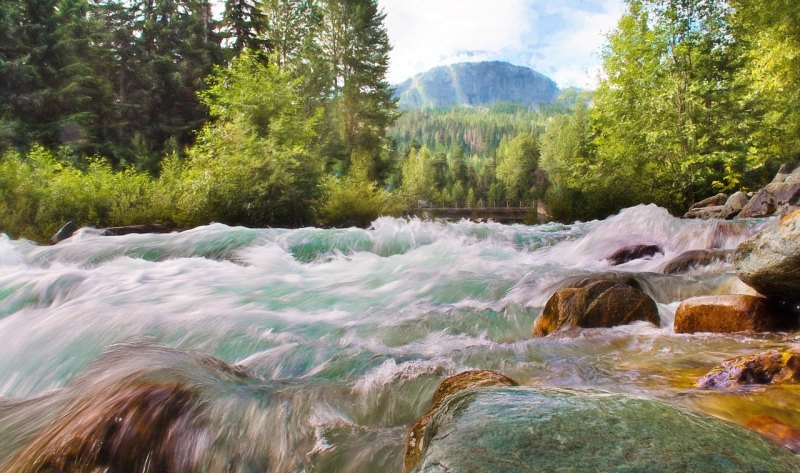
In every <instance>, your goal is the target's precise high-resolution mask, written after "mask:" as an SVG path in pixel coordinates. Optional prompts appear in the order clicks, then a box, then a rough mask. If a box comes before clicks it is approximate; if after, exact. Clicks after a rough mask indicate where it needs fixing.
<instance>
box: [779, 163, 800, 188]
mask: <svg viewBox="0 0 800 473" xmlns="http://www.w3.org/2000/svg"><path fill="white" fill-rule="evenodd" d="M783 182H785V183H787V184H794V183H796V182H800V166H798V167H797V168H796V169H795V170H794V171H792V172H791V173H790V174H789V175H787V176H786V178H785V179H784V180H783Z"/></svg>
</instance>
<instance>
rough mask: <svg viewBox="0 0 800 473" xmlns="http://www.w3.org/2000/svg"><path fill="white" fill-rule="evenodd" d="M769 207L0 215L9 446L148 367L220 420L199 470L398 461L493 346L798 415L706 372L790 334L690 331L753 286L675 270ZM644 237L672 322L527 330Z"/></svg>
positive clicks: (212, 420)
mask: <svg viewBox="0 0 800 473" xmlns="http://www.w3.org/2000/svg"><path fill="white" fill-rule="evenodd" d="M760 224H761V222H757V221H754V222H734V223H731V222H706V221H686V220H681V219H676V218H673V217H671V216H669V214H668V213H667V212H666V211H665V210H663V209H660V208H657V207H655V206H639V207H635V208H632V209H627V210H625V211H623V212H622V213H620V214H619V215H616V216H613V217H610V218H609V219H606V220H604V221H595V222H588V223H576V224H572V225H561V224H555V223H552V224H546V225H538V226H525V225H500V224H495V223H472V222H467V221H462V222H458V223H444V222H426V221H420V220H416V219H411V220H407V219H392V218H381V219H379V220H377V221H375V222H374V223H373V226H372V227H371V228H369V229H366V230H362V229H317V228H304V229H297V230H287V229H247V228H240V227H227V226H225V225H221V224H214V225H210V226H206V227H200V228H196V229H193V230H189V231H185V232H181V233H172V234H165V235H126V236H119V237H102V236H99V235H98V234H97V232H96V231H94V230H91V229H83V230H80V231H79V232H78V233H76V234H75V235H74V236H73V237H72V238H70V239H68V240H66V241H64V242H62V243H60V244H58V245H56V246H38V245H35V244H33V243H31V242H28V241H25V240H11V239H9V238H8V237H6V236H0V360H2V361H1V362H0V396H2V401H0V432H2V433H0V462H2V461H3V460H8V459H10V458H12V457H13V456H14V455H16V454H18V453H19V452H20V451H21V449H22V448H24V446H25V445H27V444H28V442H30V441H32V439H34V438H35V437H36V436H37V435H38V434H39V433H41V432H42V429H45V428H46V426H47V425H50V424H52V423H53V422H56V420H58V419H61V418H63V416H64V414H63V413H64V412H65V410H68V409H72V408H74V406H75V405H82V404H81V403H82V402H84V400H87V399H90V398H91V399H96V398H97V397H98V396H102V395H107V396H111V397H113V396H114V393H115V392H116V391H115V390H116V389H119V386H120V385H121V383H123V384H124V382H126V381H125V380H130V379H137V380H142V379H147V380H150V379H151V378H152V379H158V380H162V379H167V380H176V379H177V380H180V382H181V383H184V384H186V385H189V386H191V387H192V389H193V391H192V392H193V393H196V396H198V397H199V398H200V399H202V401H203V402H202V405H203V408H202V413H200V414H198V415H199V416H200V417H202V419H204V420H203V423H202V428H201V427H197V426H195V428H193V429H189V430H186V431H185V432H182V433H181V435H182V436H179V447H178V448H179V449H183V448H186V449H189V450H190V451H191V452H192V453H191V455H188V454H187V455H188V457H187V459H185V461H186V462H188V463H186V464H185V465H189V466H185V465H184V468H188V469H190V470H191V469H196V471H224V470H225V468H229V471H241V472H250V471H253V472H255V471H287V472H300V471H309V472H310V471H329V472H376V471H386V472H393V471H396V472H399V471H402V454H403V450H404V445H405V436H406V431H407V429H408V427H409V425H410V424H411V423H413V421H414V420H415V419H416V418H417V417H418V416H419V415H420V414H421V413H422V412H424V410H425V409H426V408H427V404H428V402H429V401H430V396H431V394H432V391H433V390H434V389H435V387H436V385H437V384H438V383H439V382H440V381H441V380H442V379H443V378H445V377H446V376H449V375H452V374H455V373H458V372H460V371H463V370H466V369H475V368H481V369H493V370H496V371H500V372H503V373H505V374H507V375H508V376H511V377H512V378H514V379H516V380H517V381H519V382H521V383H523V384H528V385H539V386H549V387H571V388H594V389H601V390H607V391H610V392H623V393H633V394H636V395H642V396H646V397H653V398H659V399H664V400H667V401H669V402H671V403H675V404H680V405H683V406H687V407H689V408H691V409H695V410H703V411H706V412H711V413H712V414H714V415H716V416H718V417H722V418H726V419H730V420H734V421H736V422H740V423H746V422H747V415H748V414H747V412H745V411H746V409H745V410H744V411H743V410H742V408H741V407H740V403H741V402H742V401H743V400H747V401H748V405H751V406H755V407H754V408H753V412H754V415H756V414H761V413H762V412H761V411H759V409H760V408H761V407H759V406H762V407H763V408H764V409H769V412H770V415H771V416H773V417H776V418H778V419H780V420H782V421H786V422H789V421H793V420H796V419H794V416H795V415H796V414H794V412H795V411H796V407H797V405H798V404H795V401H797V400H798V399H800V396H797V394H796V393H795V392H794V391H793V390H789V391H787V390H786V388H782V389H783V390H781V391H778V390H770V389H766V390H762V391H760V392H744V393H734V394H728V395H718V394H713V393H707V392H702V391H699V390H696V389H694V388H693V387H692V386H691V384H692V382H693V380H694V379H695V378H696V377H697V376H699V375H700V374H702V373H703V371H704V370H707V369H710V368H711V367H713V365H714V364H715V363H718V362H719V361H722V360H724V359H725V358H727V357H730V356H734V355H738V354H742V353H747V352H750V351H752V350H755V349H761V348H765V347H774V346H785V345H788V344H790V343H792V342H793V341H795V337H794V335H793V334H772V335H750V336H744V335H730V336H707V335H692V336H688V335H675V334H673V332H672V328H671V325H672V318H673V316H674V312H675V309H676V307H677V305H678V303H679V302H680V300H682V299H683V298H686V297H690V296H694V295H703V294H713V293H727V292H748V291H749V289H748V288H746V287H745V286H743V285H742V284H741V283H740V282H738V280H737V278H736V277H735V274H734V273H733V269H732V267H731V266H730V265H726V264H722V263H720V264H716V265H713V266H710V267H707V268H702V269H698V270H695V271H694V272H692V273H689V274H687V275H682V276H665V275H662V274H660V273H659V271H660V270H661V268H662V267H663V266H664V264H666V262H667V261H668V260H669V259H670V258H671V257H672V256H675V255H677V254H678V253H680V252H682V251H685V250H688V249H697V248H710V247H723V248H734V247H735V246H736V245H737V244H738V243H739V242H740V241H741V240H742V239H744V238H746V236H747V235H749V234H751V233H753V232H754V231H755V230H756V229H757V228H758V226H759V225H760ZM635 243H656V244H659V245H661V246H662V247H663V248H664V252H665V255H663V256H662V255H657V257H655V258H653V259H648V260H639V261H634V262H630V263H627V264H625V265H622V266H619V267H617V268H615V269H616V270H620V271H630V272H635V273H637V274H638V275H639V277H640V278H641V279H642V281H643V282H644V286H645V288H646V290H647V291H648V292H649V293H650V294H651V295H652V296H653V297H654V298H655V299H656V301H657V303H658V307H659V312H660V314H661V319H662V323H661V326H660V327H654V326H652V325H649V324H646V323H641V324H636V325H632V326H627V327H619V328H614V329H592V330H583V331H577V332H570V333H567V334H562V335H559V336H555V337H549V338H545V339H533V338H532V337H531V330H532V327H533V323H534V320H535V319H536V317H537V316H538V315H539V313H540V312H541V309H542V307H543V306H544V303H545V302H546V300H547V298H548V297H549V296H550V295H551V294H552V293H553V292H554V291H555V289H556V286H557V284H558V282H559V281H561V280H563V279H564V278H566V277H569V276H573V275H577V274H585V273H591V272H600V271H608V270H609V269H610V267H609V266H608V263H607V262H606V261H604V258H605V257H606V256H608V255H609V254H610V253H611V252H613V251H614V250H615V249H616V248H618V247H619V246H622V245H625V244H635ZM217 360H218V361H217ZM220 361H221V362H224V363H219V362H220ZM228 365H232V367H228ZM221 367H226V368H224V369H223V368H221ZM231 370H234V371H235V374H236V375H232V374H231V372H232V371H231ZM137 382H138V381H137ZM85 402H89V401H85ZM781 403H783V407H781V406H780V404H781ZM776 406H777V407H776ZM796 425H800V422H798V423H797V424H796ZM176 438H178V437H176ZM189 446H191V448H190V447H189ZM182 461H183V460H182ZM221 465H227V466H224V467H223V466H221ZM231 465H233V466H231ZM217 468H220V469H217Z"/></svg>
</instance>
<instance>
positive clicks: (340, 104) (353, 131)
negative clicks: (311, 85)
mask: <svg viewBox="0 0 800 473" xmlns="http://www.w3.org/2000/svg"><path fill="white" fill-rule="evenodd" d="M320 9H321V13H322V20H321V22H320V24H319V27H318V30H317V35H318V42H319V45H320V53H321V55H322V57H323V58H324V62H325V63H326V64H328V67H329V68H330V69H329V70H330V80H331V83H330V84H329V87H330V89H329V90H330V93H331V96H332V102H331V106H330V109H329V114H328V115H329V118H330V119H331V120H332V121H333V123H335V126H334V130H333V131H336V132H337V134H336V135H334V136H332V137H331V141H330V143H329V146H328V149H329V151H330V152H331V154H332V155H334V156H338V159H340V160H342V161H345V162H347V160H348V159H349V156H350V155H351V154H352V151H353V149H354V148H360V149H362V150H368V151H369V152H370V153H371V154H372V156H373V159H377V157H378V155H379V153H380V147H381V141H382V139H383V137H384V135H385V132H386V128H387V127H388V126H389V125H390V124H391V123H392V121H393V120H394V118H395V109H396V101H395V99H393V98H392V89H391V87H390V86H389V83H388V82H387V81H386V72H387V70H388V65H389V51H390V49H391V46H390V45H389V37H388V35H387V33H386V27H385V26H384V24H383V20H384V18H385V14H384V13H382V12H380V11H379V10H378V6H377V1H376V0H326V1H323V2H320Z"/></svg>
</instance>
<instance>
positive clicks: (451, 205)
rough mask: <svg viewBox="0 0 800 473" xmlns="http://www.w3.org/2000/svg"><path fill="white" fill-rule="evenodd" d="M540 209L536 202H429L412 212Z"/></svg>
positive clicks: (423, 202)
mask: <svg viewBox="0 0 800 473" xmlns="http://www.w3.org/2000/svg"><path fill="white" fill-rule="evenodd" d="M537 208H538V202H536V201H523V200H520V201H510V200H505V201H499V202H498V201H486V202H484V201H482V200H480V201H478V202H477V203H470V202H461V203H459V202H448V203H445V202H429V201H419V202H417V203H416V204H414V205H412V206H411V210H433V211H436V210H495V209H497V210H499V209H524V210H535V209H537Z"/></svg>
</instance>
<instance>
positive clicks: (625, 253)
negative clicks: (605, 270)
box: [606, 245, 664, 266]
mask: <svg viewBox="0 0 800 473" xmlns="http://www.w3.org/2000/svg"><path fill="white" fill-rule="evenodd" d="M659 253H660V254H664V250H662V249H661V247H660V246H658V245H631V246H625V247H622V248H620V249H618V250H617V251H615V252H614V253H612V254H611V255H610V256H608V257H607V258H606V259H607V260H608V262H609V263H610V264H611V265H612V266H619V265H621V264H623V263H627V262H628V261H633V260H637V259H642V258H647V257H648V256H653V255H656V254H659Z"/></svg>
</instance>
